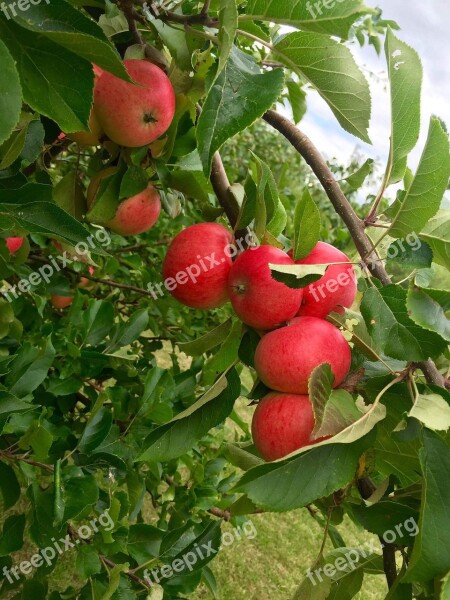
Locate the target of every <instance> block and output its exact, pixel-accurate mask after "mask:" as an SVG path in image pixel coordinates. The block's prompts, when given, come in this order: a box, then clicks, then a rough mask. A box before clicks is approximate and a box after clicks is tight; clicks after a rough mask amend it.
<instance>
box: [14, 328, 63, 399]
mask: <svg viewBox="0 0 450 600" xmlns="http://www.w3.org/2000/svg"><path fill="white" fill-rule="evenodd" d="M55 354H56V353H55V349H54V348H53V345H52V341H51V338H50V337H48V338H47V340H46V342H45V345H44V346H43V347H42V348H41V349H40V350H39V349H38V348H34V347H32V346H30V345H29V344H26V345H25V346H23V347H22V349H21V351H20V352H19V353H18V354H17V355H16V357H15V360H14V362H13V364H12V368H11V372H10V373H9V375H8V379H7V381H8V385H9V386H10V392H11V394H15V395H16V396H17V397H18V398H23V397H25V396H27V395H28V394H31V393H32V392H34V390H35V389H36V388H37V387H39V386H40V385H41V383H42V382H43V381H44V380H45V378H46V377H47V373H48V370H49V369H50V367H51V366H52V364H53V360H54V358H55Z"/></svg>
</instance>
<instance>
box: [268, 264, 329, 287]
mask: <svg viewBox="0 0 450 600" xmlns="http://www.w3.org/2000/svg"><path fill="white" fill-rule="evenodd" d="M328 267H329V265H275V264H272V263H269V268H270V270H271V271H272V277H273V279H275V280H276V281H279V282H280V283H284V284H285V285H287V286H288V287H290V288H295V289H298V288H305V287H306V286H308V285H310V284H311V283H314V281H318V280H319V279H321V278H322V277H323V276H324V275H325V271H326V270H327V269H328Z"/></svg>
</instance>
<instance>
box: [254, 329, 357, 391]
mask: <svg viewBox="0 0 450 600" xmlns="http://www.w3.org/2000/svg"><path fill="white" fill-rule="evenodd" d="M351 358H352V357H351V351H350V346H349V344H348V342H347V340H346V339H345V337H344V336H343V335H342V333H341V331H340V330H339V329H338V328H337V327H334V326H333V325H331V323H328V321H325V320H323V319H318V318H316V317H297V318H295V319H293V320H292V321H291V323H290V324H289V325H288V326H286V327H282V328H280V329H276V330H275V331H271V332H269V333H267V334H266V335H265V336H264V337H263V338H262V339H261V341H260V342H259V343H258V346H257V348H256V352H255V369H256V372H257V373H258V376H259V378H260V379H261V381H262V382H263V383H264V384H265V385H267V387H269V388H270V389H272V390H277V391H279V392H286V393H288V394H307V393H308V380H309V377H310V375H311V373H312V372H313V370H314V369H315V368H316V367H317V366H318V365H320V364H322V363H329V364H330V366H331V370H332V371H333V374H334V387H336V386H338V385H340V384H341V383H342V382H343V381H344V379H345V378H346V376H347V374H348V372H349V370H350V365H351Z"/></svg>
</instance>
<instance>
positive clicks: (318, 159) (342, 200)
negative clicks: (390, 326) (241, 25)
mask: <svg viewBox="0 0 450 600" xmlns="http://www.w3.org/2000/svg"><path fill="white" fill-rule="evenodd" d="M263 118H264V120H265V121H266V122H267V123H269V125H271V126H272V127H274V128H275V129H276V130H277V131H279V132H280V133H281V134H282V135H284V137H285V138H286V139H287V140H288V141H289V142H290V143H291V144H292V145H293V146H294V148H295V149H296V150H297V152H299V154H300V155H301V156H302V157H303V158H304V159H305V161H306V162H307V163H308V165H309V166H310V167H311V169H312V170H313V171H314V173H315V175H316V176H317V178H318V180H319V181H320V183H321V184H322V187H323V189H324V190H325V192H326V194H327V196H328V198H329V199H330V201H331V203H332V205H333V206H334V209H335V211H336V212H337V213H338V215H339V216H340V217H341V218H342V220H343V221H344V223H345V224H346V226H347V228H348V230H349V231H350V234H351V236H352V238H353V241H354V243H355V246H356V248H357V250H358V252H359V254H360V256H361V258H362V259H363V262H364V264H366V266H367V267H368V269H369V270H370V272H371V273H372V275H373V276H374V277H376V278H377V279H378V280H379V281H381V283H382V284H383V285H389V284H390V283H391V279H390V277H389V275H388V273H387V271H386V269H385V268H384V265H383V263H382V262H381V261H379V260H378V257H377V255H376V254H375V253H374V251H373V244H372V242H371V240H370V238H369V237H368V236H367V234H366V232H365V223H364V221H362V220H361V219H360V218H359V217H358V215H357V214H356V213H355V211H354V210H353V208H352V206H351V204H350V202H349V201H348V200H347V198H346V196H345V194H344V192H343V191H342V189H341V187H340V185H339V184H338V182H337V181H336V179H335V177H334V175H333V173H332V172H331V169H330V168H329V167H328V165H327V164H326V162H325V160H324V158H323V156H322V155H321V153H320V152H319V150H318V149H317V148H316V147H315V146H314V144H313V143H312V142H311V140H310V139H309V138H308V136H306V135H305V134H304V133H303V132H301V131H300V130H299V129H298V128H297V127H296V126H295V125H294V124H293V123H291V122H290V121H289V120H288V119H286V118H285V117H283V116H282V115H280V114H278V113H277V112H276V111H274V110H269V111H267V113H266V114H265V115H264V117H263ZM418 366H419V368H420V369H421V370H422V372H423V374H424V375H425V379H426V380H427V382H428V383H432V384H434V385H437V386H439V387H445V379H444V377H443V376H442V375H441V373H440V372H439V371H438V369H437V368H436V365H435V364H434V363H433V361H432V360H427V361H423V362H421V363H419V364H418Z"/></svg>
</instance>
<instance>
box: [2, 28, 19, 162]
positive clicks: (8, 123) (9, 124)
mask: <svg viewBox="0 0 450 600" xmlns="http://www.w3.org/2000/svg"><path fill="white" fill-rule="evenodd" d="M0 71H1V72H2V79H1V82H0V144H1V143H3V142H4V141H5V140H6V139H8V138H9V136H10V135H11V133H12V131H13V129H14V127H15V126H16V124H17V122H18V120H19V117H20V111H21V109H22V89H21V87H20V80H19V75H18V73H17V69H16V65H15V61H14V59H13V57H12V56H11V54H10V53H9V50H8V48H7V47H6V46H5V44H4V43H3V42H2V41H1V40H0ZM3 168H4V167H3Z"/></svg>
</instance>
